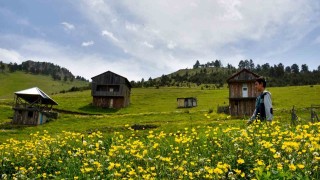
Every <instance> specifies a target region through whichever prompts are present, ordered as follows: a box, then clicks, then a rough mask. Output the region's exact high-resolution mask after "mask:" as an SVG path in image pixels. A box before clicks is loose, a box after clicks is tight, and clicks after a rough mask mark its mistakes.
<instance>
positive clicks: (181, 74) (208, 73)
mask: <svg viewBox="0 0 320 180" xmlns="http://www.w3.org/2000/svg"><path fill="white" fill-rule="evenodd" d="M243 68H246V69H249V70H250V71H252V72H254V73H256V74H258V75H260V76H264V77H265V78H266V79H267V82H268V86H271V87H272V86H278V87H281V86H296V85H314V84H320V65H319V66H318V68H317V69H315V70H310V69H309V67H308V65H307V64H302V65H301V67H299V65H297V64H295V63H294V64H292V65H291V66H284V65H283V64H282V63H279V64H277V65H276V64H275V65H270V64H269V63H265V64H262V65H260V64H256V65H255V64H254V62H253V60H251V59H250V60H240V61H239V64H238V67H234V66H232V65H231V64H227V65H226V66H223V64H222V63H221V60H215V61H211V62H207V63H205V64H201V63H200V62H199V61H198V60H197V61H196V63H195V64H194V65H193V68H192V69H181V70H178V71H177V72H174V73H172V74H168V75H162V76H161V77H159V78H155V79H151V78H149V79H148V80H144V79H142V80H141V81H138V82H131V83H132V85H133V86H134V87H150V86H151V87H152V86H156V87H159V86H190V85H191V84H196V85H201V84H213V85H214V87H215V88H219V87H222V86H223V85H224V84H225V83H226V81H227V79H228V78H229V77H230V76H231V75H232V74H233V73H235V72H237V71H239V70H241V69H243Z"/></svg>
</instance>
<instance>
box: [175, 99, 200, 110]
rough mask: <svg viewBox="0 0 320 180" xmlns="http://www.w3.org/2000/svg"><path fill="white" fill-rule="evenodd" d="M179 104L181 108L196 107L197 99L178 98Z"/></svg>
mask: <svg viewBox="0 0 320 180" xmlns="http://www.w3.org/2000/svg"><path fill="white" fill-rule="evenodd" d="M177 103H178V107H179V108H183V107H196V106H197V98H177Z"/></svg>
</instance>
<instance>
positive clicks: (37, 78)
mask: <svg viewBox="0 0 320 180" xmlns="http://www.w3.org/2000/svg"><path fill="white" fill-rule="evenodd" d="M0 86H1V88H0V100H1V99H10V98H13V93H14V92H16V91H20V90H24V89H27V88H32V87H38V88H40V89H41V90H43V91H44V92H46V94H48V95H50V94H54V93H59V92H60V91H62V90H69V89H70V88H72V87H73V86H76V87H84V86H88V82H84V81H79V80H74V81H73V82H70V81H66V82H65V81H53V80H52V77H51V76H46V75H33V74H30V73H25V72H22V71H16V72H14V73H0Z"/></svg>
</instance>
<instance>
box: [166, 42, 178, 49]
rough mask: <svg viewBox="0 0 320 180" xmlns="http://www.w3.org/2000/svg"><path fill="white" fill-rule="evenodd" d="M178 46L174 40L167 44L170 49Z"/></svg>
mask: <svg viewBox="0 0 320 180" xmlns="http://www.w3.org/2000/svg"><path fill="white" fill-rule="evenodd" d="M176 46H177V44H176V43H174V42H172V41H170V42H169V43H168V44H167V47H168V48H169V49H174V48H175V47H176Z"/></svg>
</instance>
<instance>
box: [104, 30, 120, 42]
mask: <svg viewBox="0 0 320 180" xmlns="http://www.w3.org/2000/svg"><path fill="white" fill-rule="evenodd" d="M101 35H102V36H107V37H109V38H110V39H112V40H113V41H115V42H119V39H118V38H116V37H115V36H114V35H113V33H112V32H109V31H107V30H103V31H102V33H101Z"/></svg>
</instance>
